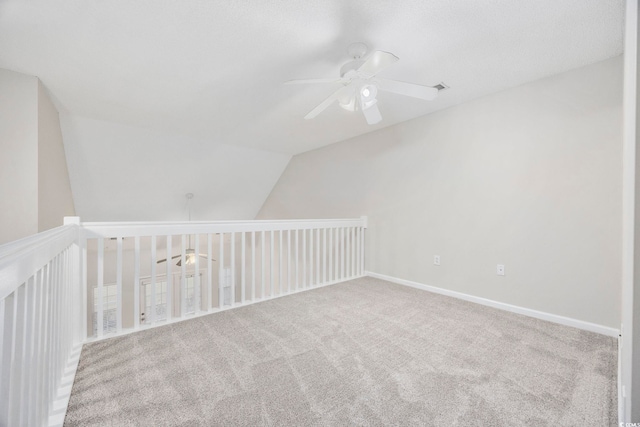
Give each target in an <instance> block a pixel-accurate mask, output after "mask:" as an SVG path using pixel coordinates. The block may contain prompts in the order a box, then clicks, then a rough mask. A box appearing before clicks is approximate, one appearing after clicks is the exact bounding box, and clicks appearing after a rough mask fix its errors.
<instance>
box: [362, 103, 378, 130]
mask: <svg viewBox="0 0 640 427" xmlns="http://www.w3.org/2000/svg"><path fill="white" fill-rule="evenodd" d="M362 114H364V118H365V119H366V120H367V123H369V124H370V125H375V124H376V123H378V122H380V120H382V115H381V114H380V110H378V105H377V103H376V104H373V105H372V106H371V107H369V108H366V109H364V110H362Z"/></svg>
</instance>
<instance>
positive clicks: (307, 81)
mask: <svg viewBox="0 0 640 427" xmlns="http://www.w3.org/2000/svg"><path fill="white" fill-rule="evenodd" d="M344 82H345V80H344V79H336V78H332V79H302V80H289V81H288V82H284V84H286V85H305V84H315V83H344Z"/></svg>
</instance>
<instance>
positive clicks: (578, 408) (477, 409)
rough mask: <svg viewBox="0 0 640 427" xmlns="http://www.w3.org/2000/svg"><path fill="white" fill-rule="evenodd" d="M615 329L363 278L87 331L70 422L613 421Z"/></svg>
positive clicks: (471, 423) (427, 423) (472, 423)
mask: <svg viewBox="0 0 640 427" xmlns="http://www.w3.org/2000/svg"><path fill="white" fill-rule="evenodd" d="M616 352H617V350H616V341H615V339H613V338H610V337H605V336H602V335H597V334H593V333H589V332H584V331H581V330H578V329H573V328H568V327H564V326H559V325H556V324H552V323H547V322H543V321H540V320H536V319H531V318H527V317H524V316H520V315H516V314H511V313H507V312H504V311H500V310H496V309H492V308H488V307H484V306H481V305H476V304H473V303H469V302H465V301H460V300H457V299H453V298H449V297H444V296H440V295H436V294H432V293H429V292H425V291H421V290H417V289H412V288H407V287H403V286H400V285H396V284H392V283H388V282H385V281H381V280H376V279H371V278H365V279H357V280H353V281H350V282H346V283H342V284H338V285H333V286H329V287H325V288H319V289H315V290H312V291H309V292H303V293H300V294H296V295H292V296H287V297H284V298H279V299H275V300H272V301H268V302H264V303H260V304H256V305H253V306H249V307H243V308H239V309H235V310H231V311H226V312H223V313H217V314H212V315H209V316H204V317H200V318H197V319H193V320H189V321H185V322H181V323H176V324H173V325H168V326H165V327H160V328H155V329H151V330H147V331H144V332H139V333H136V334H132V335H128V336H124V337H121V338H114V339H111V340H107V341H102V342H98V343H93V344H88V345H86V346H85V347H84V349H83V351H82V357H81V360H80V366H79V369H78V373H77V376H76V380H75V383H74V385H73V392H72V395H71V401H70V403H69V409H68V412H67V418H66V420H65V425H68V426H94V425H95V426H98V425H99V426H109V425H112V426H212V425H223V426H235V425H237V426H240V425H242V426H259V425H265V426H266V425H269V426H285V425H286V426H315V425H318V426H321V425H326V426H348V425H356V426H389V425H396V426H400V425H402V426H420V425H425V426H449V425H458V426H524V425H526V426H599V427H600V426H613V425H617V421H616V410H617V409H616V405H617V403H616V361H617V357H616Z"/></svg>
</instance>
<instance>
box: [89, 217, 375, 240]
mask: <svg viewBox="0 0 640 427" xmlns="http://www.w3.org/2000/svg"><path fill="white" fill-rule="evenodd" d="M366 223H367V220H366V217H360V218H346V219H345V218H339V219H293V220H246V221H245V220H243V221H173V222H169V221H157V222H83V223H82V224H81V227H82V229H83V230H84V232H85V233H86V234H85V236H86V237H88V238H95V237H133V236H136V235H145V236H152V235H169V234H171V235H179V234H206V233H229V232H234V231H235V232H242V231H274V230H275V231H277V230H282V229H290V230H307V229H311V228H329V227H353V226H364V227H366Z"/></svg>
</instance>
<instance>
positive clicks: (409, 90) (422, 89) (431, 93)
mask: <svg viewBox="0 0 640 427" xmlns="http://www.w3.org/2000/svg"><path fill="white" fill-rule="evenodd" d="M376 80H377V81H378V85H377V86H378V89H380V90H386V91H387V92H393V93H397V94H400V95H405V96H411V97H413V98H420V99H424V100H425V101H431V100H432V99H435V97H436V96H438V89H436V88H435V87H431V86H423V85H417V84H414V83H405V82H399V81H397V80H388V79H376Z"/></svg>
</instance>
